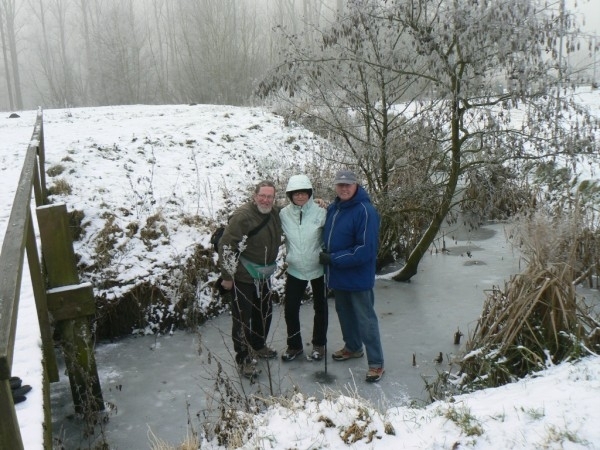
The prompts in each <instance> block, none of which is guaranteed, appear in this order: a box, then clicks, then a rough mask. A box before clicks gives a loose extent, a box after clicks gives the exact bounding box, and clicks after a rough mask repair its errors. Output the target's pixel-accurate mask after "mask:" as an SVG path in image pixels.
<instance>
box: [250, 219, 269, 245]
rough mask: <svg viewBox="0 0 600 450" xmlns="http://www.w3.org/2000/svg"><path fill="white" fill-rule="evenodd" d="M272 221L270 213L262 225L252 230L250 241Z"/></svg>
mask: <svg viewBox="0 0 600 450" xmlns="http://www.w3.org/2000/svg"><path fill="white" fill-rule="evenodd" d="M270 219H271V213H269V214H268V215H267V217H266V218H265V219H263V221H262V222H261V223H259V224H258V226H257V227H256V228H253V229H252V230H250V232H249V233H248V239H250V238H251V237H252V236H254V235H255V234H256V233H258V232H259V231H260V230H262V229H263V227H264V226H265V225H266V224H267V223H268V222H269V220H270Z"/></svg>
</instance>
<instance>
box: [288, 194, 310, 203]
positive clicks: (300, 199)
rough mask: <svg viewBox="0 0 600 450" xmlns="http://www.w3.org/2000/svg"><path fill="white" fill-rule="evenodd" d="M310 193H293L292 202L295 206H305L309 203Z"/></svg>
mask: <svg viewBox="0 0 600 450" xmlns="http://www.w3.org/2000/svg"><path fill="white" fill-rule="evenodd" d="M308 197H309V196H308V192H302V191H296V192H294V193H292V201H293V202H294V205H298V206H304V205H305V204H306V202H307V201H308Z"/></svg>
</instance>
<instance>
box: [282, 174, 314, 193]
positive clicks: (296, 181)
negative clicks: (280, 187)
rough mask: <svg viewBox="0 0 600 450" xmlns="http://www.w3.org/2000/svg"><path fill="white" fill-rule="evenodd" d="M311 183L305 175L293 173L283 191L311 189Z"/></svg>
mask: <svg viewBox="0 0 600 450" xmlns="http://www.w3.org/2000/svg"><path fill="white" fill-rule="evenodd" d="M312 188H313V187H312V184H311V182H310V180H309V179H308V177H307V176H306V175H293V176H291V177H290V179H289V181H288V184H287V187H286V188H285V192H294V191H308V190H310V191H312Z"/></svg>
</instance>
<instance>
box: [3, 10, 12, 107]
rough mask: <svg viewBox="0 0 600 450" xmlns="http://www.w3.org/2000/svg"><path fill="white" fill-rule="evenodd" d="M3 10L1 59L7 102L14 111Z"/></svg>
mask: <svg viewBox="0 0 600 450" xmlns="http://www.w3.org/2000/svg"><path fill="white" fill-rule="evenodd" d="M2 11H3V9H2V8H0V40H1V42H0V43H1V44H2V59H3V61H4V76H5V78H6V89H7V91H8V101H9V104H10V109H11V110H12V109H14V108H15V101H14V99H13V89H12V83H11V76H10V64H9V62H8V54H7V51H8V50H7V48H6V46H7V42H6V37H5V34H4V14H3V13H2Z"/></svg>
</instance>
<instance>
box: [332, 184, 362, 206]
mask: <svg viewBox="0 0 600 450" xmlns="http://www.w3.org/2000/svg"><path fill="white" fill-rule="evenodd" d="M357 189H358V184H344V183H341V184H336V185H335V193H336V194H337V196H338V197H339V198H340V200H341V201H343V202H345V201H347V200H350V199H351V198H352V197H354V194H356V190H357Z"/></svg>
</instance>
